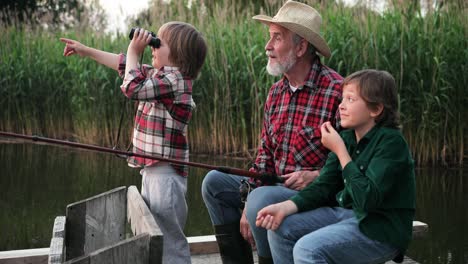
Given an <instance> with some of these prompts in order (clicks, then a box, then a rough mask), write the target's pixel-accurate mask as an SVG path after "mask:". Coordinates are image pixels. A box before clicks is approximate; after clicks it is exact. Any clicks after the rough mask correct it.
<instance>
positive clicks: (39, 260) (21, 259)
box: [0, 248, 49, 264]
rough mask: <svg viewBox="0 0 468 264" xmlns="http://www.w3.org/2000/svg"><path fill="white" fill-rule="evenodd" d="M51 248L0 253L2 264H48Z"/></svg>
mask: <svg viewBox="0 0 468 264" xmlns="http://www.w3.org/2000/svg"><path fill="white" fill-rule="evenodd" d="M48 255H49V248H35V249H21V250H10V251H0V263H1V264H47V258H48Z"/></svg>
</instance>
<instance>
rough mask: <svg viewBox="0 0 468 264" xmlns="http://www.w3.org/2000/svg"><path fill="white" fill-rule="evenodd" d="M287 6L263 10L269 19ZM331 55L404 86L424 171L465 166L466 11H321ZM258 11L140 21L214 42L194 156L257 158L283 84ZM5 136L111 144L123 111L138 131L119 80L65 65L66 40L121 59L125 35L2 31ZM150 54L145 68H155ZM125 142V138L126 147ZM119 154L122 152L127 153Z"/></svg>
mask: <svg viewBox="0 0 468 264" xmlns="http://www.w3.org/2000/svg"><path fill="white" fill-rule="evenodd" d="M279 5H280V3H273V4H271V5H269V8H268V9H269V10H264V11H261V12H265V13H267V14H269V15H273V14H274V13H275V11H276V10H277V9H278V8H279ZM316 8H317V9H319V10H320V12H321V13H322V16H323V18H324V24H323V26H324V27H323V32H324V35H325V39H327V40H328V43H329V45H330V47H331V49H332V57H331V58H329V59H327V60H324V62H325V63H326V64H327V65H329V66H330V67H332V68H334V69H336V70H337V71H338V72H339V73H340V74H342V75H343V76H345V75H348V74H349V73H352V72H354V71H356V70H359V69H363V68H377V69H383V70H387V71H389V72H390V73H392V74H393V75H394V76H395V78H396V80H397V82H398V84H399V94H400V101H401V112H402V120H403V130H404V133H405V135H406V136H407V139H408V142H409V144H410V145H411V148H412V150H413V152H414V154H415V159H416V160H417V162H418V163H419V164H420V165H422V164H445V163H449V164H453V163H456V164H463V160H464V159H466V156H467V154H466V139H465V137H464V136H465V134H466V131H467V125H466V122H465V116H466V115H467V110H466V109H467V108H466V107H465V106H464V103H465V102H467V101H468V100H467V99H468V98H467V93H466V92H467V89H466V84H467V83H468V82H467V74H466V72H468V49H467V36H468V34H467V27H468V21H467V18H466V17H467V16H466V10H444V11H440V12H439V11H436V12H434V13H429V14H426V15H425V16H423V15H421V14H418V13H414V12H413V13H411V14H410V13H405V11H389V12H386V13H384V14H377V13H374V12H372V11H368V10H365V9H363V8H347V7H343V6H340V5H334V4H333V5H330V4H329V5H327V6H316ZM254 9H258V8H256V7H254V6H240V5H237V4H236V3H235V1H229V0H226V1H225V2H223V3H221V4H213V5H212V6H210V7H209V8H206V7H203V6H199V5H192V8H191V9H188V8H187V7H186V6H184V5H183V4H182V1H179V2H174V1H173V3H172V4H171V5H165V4H158V3H156V4H154V6H153V7H152V8H151V9H150V10H149V11H148V12H147V13H145V14H142V17H146V19H141V17H140V20H139V22H138V23H140V25H141V26H147V25H151V26H149V28H150V29H152V30H154V31H157V29H158V28H159V26H161V25H162V24H163V23H164V22H166V21H170V20H180V21H187V22H190V23H192V24H194V25H195V26H196V27H197V28H198V29H200V30H201V31H202V32H203V33H204V35H205V37H206V39H207V41H208V44H209V54H208V58H207V61H206V63H205V65H204V67H203V70H202V74H201V76H200V77H199V79H198V80H197V81H196V82H195V85H194V97H195V100H196V103H197V109H196V112H195V113H194V119H193V121H192V123H191V125H190V128H189V138H190V143H191V149H192V152H205V153H215V154H232V153H239V154H241V155H248V154H253V151H252V150H254V149H255V148H256V146H257V145H258V142H259V138H258V136H259V133H260V130H261V124H262V117H263V102H264V101H265V99H266V95H267V93H268V89H269V87H270V86H271V84H272V83H273V82H274V81H275V80H277V78H274V77H271V76H269V75H268V74H267V73H266V70H265V65H266V62H267V58H266V56H265V54H264V45H265V43H266V40H267V37H268V32H267V28H266V27H265V26H264V25H262V24H260V23H258V22H255V21H253V20H252V19H251V17H252V16H253V15H255V14H256V13H255V12H254V11H253V10H254ZM0 34H1V36H2V37H1V39H0V47H1V49H0V61H1V62H0V63H1V65H2V67H0V76H1V77H0V90H1V97H0V106H1V107H2V111H1V112H0V118H1V119H0V129H2V130H9V131H15V132H21V133H27V134H42V135H47V136H51V137H59V138H71V139H76V140H79V141H82V142H88V143H96V144H104V145H112V144H113V143H114V141H115V137H116V134H117V131H118V127H119V126H118V123H119V118H120V114H121V112H122V111H125V112H126V115H125V118H124V123H123V128H122V133H123V134H122V137H121V141H122V139H123V140H125V141H126V142H128V138H129V137H130V135H131V129H130V127H131V125H132V122H133V115H134V105H133V104H132V103H126V104H122V102H123V100H124V99H123V96H122V95H121V93H120V91H119V88H118V87H119V84H120V82H121V80H120V79H119V78H118V76H117V74H116V73H115V72H114V71H112V70H108V69H106V68H104V67H103V66H99V65H97V64H96V63H95V62H93V61H91V60H86V59H82V58H79V57H70V58H64V57H63V56H62V51H63V46H64V45H63V44H62V43H60V42H59V41H58V38H59V37H60V36H65V37H70V38H75V39H78V40H80V41H81V42H83V43H85V44H87V45H89V46H93V47H97V48H100V49H105V50H107V51H112V52H125V51H126V46H127V45H128V40H127V37H126V33H123V34H121V35H120V36H117V37H115V38H112V37H111V36H107V35H102V34H98V33H96V32H93V31H92V29H89V31H86V32H82V31H80V32H76V31H75V32H52V33H51V32H45V31H41V30H38V29H35V30H32V31H31V30H29V29H28V27H27V26H13V27H0ZM149 55H150V54H149V52H148V51H147V52H146V54H145V58H144V62H146V63H149V62H150V60H149ZM121 145H124V143H121ZM122 147H123V146H122Z"/></svg>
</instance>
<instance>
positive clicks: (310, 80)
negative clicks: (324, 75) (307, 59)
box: [280, 56, 321, 92]
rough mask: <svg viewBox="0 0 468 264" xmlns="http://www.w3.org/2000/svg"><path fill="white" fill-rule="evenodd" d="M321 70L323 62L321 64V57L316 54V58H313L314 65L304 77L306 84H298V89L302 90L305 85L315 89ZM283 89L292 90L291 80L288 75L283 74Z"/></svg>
mask: <svg viewBox="0 0 468 264" xmlns="http://www.w3.org/2000/svg"><path fill="white" fill-rule="evenodd" d="M320 71H321V64H320V58H319V57H318V56H315V58H313V59H312V67H311V68H310V71H309V74H308V75H307V76H306V78H305V79H304V85H303V86H298V87H297V91H300V90H302V89H303V88H304V87H306V88H310V89H314V88H316V87H317V84H316V83H315V79H317V76H318V75H319V73H320ZM280 82H281V91H285V90H288V91H290V92H292V91H291V89H290V88H289V80H288V78H286V76H284V75H283V78H282V79H281V81H280Z"/></svg>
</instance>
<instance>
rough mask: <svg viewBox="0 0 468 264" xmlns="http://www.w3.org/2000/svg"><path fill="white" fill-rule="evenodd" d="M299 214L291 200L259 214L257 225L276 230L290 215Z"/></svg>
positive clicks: (271, 206)
mask: <svg viewBox="0 0 468 264" xmlns="http://www.w3.org/2000/svg"><path fill="white" fill-rule="evenodd" d="M296 212H297V206H296V204H295V203H293V202H292V201H290V200H287V201H284V202H281V203H276V204H272V205H269V206H267V207H265V208H263V209H262V210H260V211H258V213H257V220H256V221H255V224H256V225H257V226H258V227H263V228H265V229H271V230H276V229H278V227H279V226H280V225H281V223H282V222H283V220H284V218H285V217H286V216H288V215H291V214H294V213H296Z"/></svg>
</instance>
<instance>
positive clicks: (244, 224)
mask: <svg viewBox="0 0 468 264" xmlns="http://www.w3.org/2000/svg"><path fill="white" fill-rule="evenodd" d="M245 208H247V204H246V205H245V207H244V211H242V216H241V219H240V233H241V234H242V237H244V239H245V240H247V242H249V243H250V245H251V246H252V247H255V239H254V238H253V235H252V231H251V230H250V225H249V222H248V221H247V217H246V216H245V213H246V210H247V209H245Z"/></svg>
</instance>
